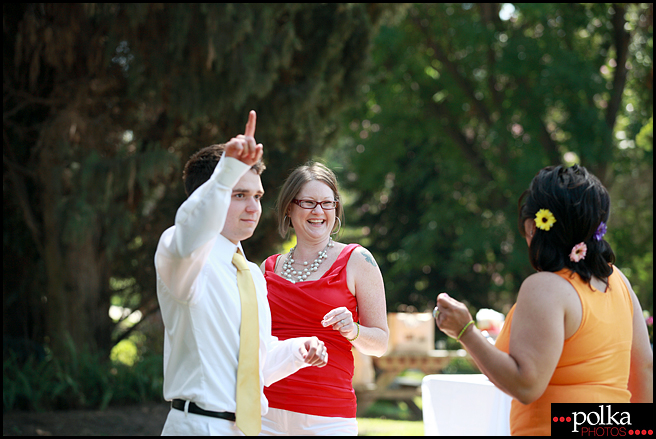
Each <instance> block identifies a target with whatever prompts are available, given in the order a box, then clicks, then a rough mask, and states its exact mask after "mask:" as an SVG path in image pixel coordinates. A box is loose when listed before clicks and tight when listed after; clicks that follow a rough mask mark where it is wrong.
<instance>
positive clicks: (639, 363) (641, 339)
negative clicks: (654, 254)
mask: <svg viewBox="0 0 656 439" xmlns="http://www.w3.org/2000/svg"><path fill="white" fill-rule="evenodd" d="M615 269H616V270H617V271H619V270H618V269H617V267H615ZM620 274H621V275H622V278H623V279H624V283H625V284H626V286H627V288H628V289H629V292H630V293H631V300H632V302H633V341H632V343H631V369H630V372H629V392H631V402H648V403H653V402H654V353H653V351H652V349H651V346H650V345H649V334H648V333H647V325H646V324H645V319H644V316H643V315H642V307H641V306H640V302H639V301H638V297H637V296H636V294H635V292H634V291H633V288H632V287H631V283H630V282H629V280H628V279H627V278H626V276H624V273H622V272H621V271H620Z"/></svg>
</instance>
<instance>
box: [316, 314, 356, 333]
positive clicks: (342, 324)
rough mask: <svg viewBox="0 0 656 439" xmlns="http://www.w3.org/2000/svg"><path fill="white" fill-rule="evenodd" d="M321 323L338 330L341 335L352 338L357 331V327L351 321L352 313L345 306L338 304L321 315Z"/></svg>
mask: <svg viewBox="0 0 656 439" xmlns="http://www.w3.org/2000/svg"><path fill="white" fill-rule="evenodd" d="M321 324H322V325H323V326H324V327H326V326H332V327H333V329H334V330H336V331H339V333H340V334H342V336H343V337H346V338H354V337H355V334H356V333H357V329H358V328H357V327H356V325H355V322H354V321H353V315H352V314H351V311H349V310H348V309H347V308H346V307H345V306H340V307H339V308H335V309H333V310H331V311H330V312H328V314H326V315H325V316H323V320H322V321H321Z"/></svg>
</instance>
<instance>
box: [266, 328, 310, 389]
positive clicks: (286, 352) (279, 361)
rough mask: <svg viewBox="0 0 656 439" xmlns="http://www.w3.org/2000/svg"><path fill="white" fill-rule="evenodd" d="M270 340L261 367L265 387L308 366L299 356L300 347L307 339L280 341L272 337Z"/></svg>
mask: <svg viewBox="0 0 656 439" xmlns="http://www.w3.org/2000/svg"><path fill="white" fill-rule="evenodd" d="M270 340H271V341H270V342H269V345H268V349H267V356H266V360H265V361H264V366H263V367H262V373H263V375H264V385H265V386H267V387H269V386H270V385H271V384H273V383H275V382H276V381H280V380H281V379H283V378H286V377H288V376H289V375H291V374H293V373H294V372H296V371H298V370H300V369H302V368H304V367H308V366H310V365H309V364H307V363H306V362H305V361H304V360H303V356H302V355H301V346H302V345H303V343H304V342H305V340H307V337H298V338H290V339H288V340H282V341H281V340H278V337H274V336H273V335H272V336H271V339H270ZM290 359H291V361H290Z"/></svg>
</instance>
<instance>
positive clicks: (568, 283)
mask: <svg viewBox="0 0 656 439" xmlns="http://www.w3.org/2000/svg"><path fill="white" fill-rule="evenodd" d="M519 204H520V210H519V226H520V231H521V232H522V234H523V235H524V236H525V238H526V242H527V243H528V246H529V259H530V262H531V265H532V266H533V268H535V269H536V270H537V273H535V274H532V275H531V276H529V277H528V278H526V279H525V280H524V282H523V283H522V285H521V287H520V290H519V294H518V297H517V302H516V304H515V305H514V306H513V307H512V309H511V310H510V312H509V313H508V316H507V317H506V321H505V323H504V326H503V329H502V331H501V333H500V334H499V336H498V338H497V341H496V344H495V345H494V346H493V345H492V344H490V343H489V342H488V341H487V340H486V339H485V337H484V336H483V335H482V334H481V332H480V331H478V330H477V329H476V327H475V326H474V325H473V321H472V318H471V315H470V313H469V311H468V310H467V307H466V306H465V305H464V304H462V303H461V302H458V301H457V300H455V299H453V298H451V297H449V296H448V294H446V293H442V294H440V295H438V297H437V307H436V310H435V314H436V315H437V317H436V321H437V325H438V327H439V328H440V329H441V330H442V331H443V332H445V333H446V334H447V335H449V336H451V337H454V338H456V339H457V340H459V341H460V342H461V343H462V344H463V346H464V347H465V349H467V351H468V352H469V353H470V355H471V356H472V358H473V359H474V360H475V362H476V364H477V365H478V367H479V369H480V370H481V371H482V372H483V373H484V374H485V375H487V377H488V378H489V379H490V381H492V382H493V383H494V384H495V385H496V386H497V387H498V388H499V389H501V390H503V391H504V392H506V393H507V394H509V395H510V396H512V397H513V398H514V399H513V401H512V407H511V412H510V430H511V434H513V435H549V434H551V403H562V402H568V403H626V402H653V354H652V350H651V347H650V344H649V336H648V334H647V328H646V325H645V322H644V319H643V314H642V308H641V307H640V303H639V302H638V298H637V297H636V295H635V293H634V292H633V290H632V288H631V284H630V283H629V281H628V279H627V278H626V277H625V276H624V274H622V272H621V271H620V270H619V269H618V268H617V267H616V266H615V265H613V264H614V262H615V255H614V253H613V250H612V248H611V246H610V244H608V242H607V241H605V240H604V234H605V233H606V228H607V227H606V224H607V222H608V217H609V214H610V197H609V195H608V192H607V190H606V188H604V186H603V185H602V184H601V182H600V181H599V180H598V179H597V178H596V177H595V176H593V175H592V174H590V173H588V172H587V170H586V169H585V168H584V167H582V166H573V167H569V168H567V167H562V166H557V167H547V168H544V169H542V170H541V171H540V172H539V173H538V174H537V175H536V176H535V178H534V179H533V181H532V183H531V186H530V188H529V189H528V190H527V191H526V192H524V194H523V195H522V197H520V200H519Z"/></svg>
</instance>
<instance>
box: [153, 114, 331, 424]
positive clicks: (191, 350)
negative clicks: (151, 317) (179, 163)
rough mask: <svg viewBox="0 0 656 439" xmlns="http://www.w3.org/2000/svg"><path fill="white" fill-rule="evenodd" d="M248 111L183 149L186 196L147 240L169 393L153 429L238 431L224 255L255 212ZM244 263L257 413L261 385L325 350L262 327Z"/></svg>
mask: <svg viewBox="0 0 656 439" xmlns="http://www.w3.org/2000/svg"><path fill="white" fill-rule="evenodd" d="M255 117H256V116H255V112H254V111H251V112H250V114H249V118H248V124H247V125H246V131H245V132H244V135H239V136H237V137H235V138H233V139H231V140H230V141H229V142H228V143H227V144H225V145H212V146H210V147H207V148H204V149H202V150H200V151H199V152H198V153H196V154H194V156H192V158H191V159H190V160H189V162H188V163H187V165H186V166H185V172H184V180H185V188H186V190H187V193H188V198H187V200H185V202H184V203H182V205H181V206H180V208H179V209H178V211H177V214H176V217H175V225H174V226H172V227H170V228H169V229H167V230H166V231H165V232H164V233H163V234H162V236H161V238H160V241H159V244H158V246H157V251H156V253H155V268H156V272H157V296H158V299H159V303H160V308H161V312H162V318H163V320H164V327H165V337H164V399H166V400H167V401H171V402H172V404H171V405H172V408H171V411H170V412H169V415H168V418H167V420H166V423H165V425H164V429H163V431H162V434H163V435H214V434H217V435H243V433H242V432H241V430H240V429H239V428H237V427H236V425H235V422H234V420H235V415H234V413H235V408H236V399H235V393H236V386H237V384H236V383H237V366H238V356H239V328H240V323H241V302H240V296H239V289H238V287H237V269H236V268H235V266H234V265H233V264H232V257H233V255H234V253H235V251H237V250H238V249H239V250H241V251H242V253H243V249H242V248H241V243H240V241H242V240H244V239H247V238H249V237H250V236H252V234H253V232H254V231H255V227H256V226H257V223H258V221H259V219H260V214H261V212H262V207H261V205H260V198H261V197H262V195H263V194H264V189H263V188H262V182H261V180H260V174H261V172H262V171H263V170H264V165H263V164H262V162H261V158H262V145H261V144H256V143H255V139H254V137H253V136H254V134H255ZM221 154H223V156H222V157H221ZM217 161H218V164H216V162H217ZM248 265H249V267H250V268H251V270H250V272H251V275H252V277H253V282H254V284H255V289H256V294H257V302H258V303H257V308H258V309H257V313H258V318H259V337H260V346H259V361H260V363H259V364H260V406H261V414H262V415H264V414H266V412H267V411H268V403H267V400H266V398H265V396H264V393H263V392H262V388H263V386H268V385H270V384H272V383H274V382H276V381H278V380H280V379H282V378H285V377H286V376H288V375H290V374H292V373H294V372H296V371H297V370H299V369H300V368H302V367H306V366H318V367H323V366H325V365H326V363H327V361H328V355H327V352H326V348H325V346H324V345H323V342H321V341H320V340H318V339H317V338H316V337H302V338H294V339H290V340H285V341H279V340H277V339H276V338H275V337H273V336H272V335H271V313H270V310H269V304H268V301H267V297H266V294H267V290H266V283H265V280H264V276H263V275H262V272H261V271H260V269H259V267H258V266H257V265H255V264H253V263H251V262H248Z"/></svg>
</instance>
